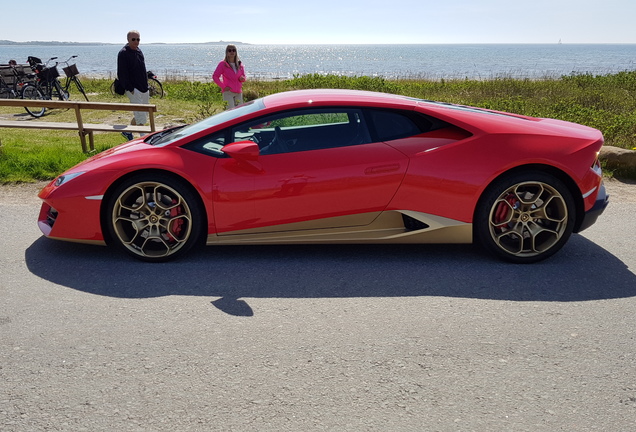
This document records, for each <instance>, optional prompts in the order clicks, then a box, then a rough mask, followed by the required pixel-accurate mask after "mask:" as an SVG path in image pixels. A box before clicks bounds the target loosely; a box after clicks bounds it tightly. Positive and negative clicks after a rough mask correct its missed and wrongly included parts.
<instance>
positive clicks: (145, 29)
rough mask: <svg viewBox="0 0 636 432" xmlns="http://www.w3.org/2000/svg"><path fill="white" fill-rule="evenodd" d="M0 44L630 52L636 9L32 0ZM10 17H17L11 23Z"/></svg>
mask: <svg viewBox="0 0 636 432" xmlns="http://www.w3.org/2000/svg"><path fill="white" fill-rule="evenodd" d="M3 3H5V4H3V6H2V16H3V18H4V19H2V24H1V26H0V40H10V41H15V42H28V41H60V42H104V43H125V42H126V33H127V32H128V31H129V30H132V29H135V30H138V31H139V32H140V33H141V39H142V44H144V43H203V42H218V41H221V40H222V41H239V42H244V43H251V44H456V43H557V42H559V41H562V43H631V44H633V43H636V30H635V28H634V27H635V26H636V25H635V24H634V20H635V19H636V0H533V1H520V0H441V1H440V0H434V1H433V0H364V1H363V0H346V1H343V0H317V1H316V2H315V3H314V2H309V1H303V0H294V1H290V0H275V1H269V2H265V1H263V0H258V1H256V0H240V1H235V2H229V1H215V0H188V1H184V2H183V3H181V2H180V1H178V0H170V1H167V0H153V1H147V0H133V1H130V0H109V1H96V2H78V1H77V0H74V1H69V0H56V1H55V2H54V4H55V7H51V4H53V3H51V0H46V1H44V0H29V2H28V7H27V8H26V9H28V10H31V11H36V10H40V11H45V12H44V13H45V14H46V17H45V18H43V19H42V20H41V21H39V22H38V21H37V20H35V19H33V16H37V14H35V15H33V14H31V15H29V16H31V18H29V20H28V21H29V24H28V25H27V24H25V21H24V20H23V19H19V18H18V17H23V16H25V15H24V12H25V10H26V9H25V3H24V2H18V1H13V2H3ZM8 17H16V19H9V18H8Z"/></svg>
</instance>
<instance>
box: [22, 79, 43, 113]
mask: <svg viewBox="0 0 636 432" xmlns="http://www.w3.org/2000/svg"><path fill="white" fill-rule="evenodd" d="M22 99H32V100H44V99H45V98H44V95H43V94H42V92H41V91H40V89H39V88H37V87H36V86H34V85H33V84H26V85H24V87H22ZM24 109H25V110H26V112H28V113H29V114H31V115H32V116H33V117H42V116H43V115H44V111H46V108H44V107H32V108H31V107H24Z"/></svg>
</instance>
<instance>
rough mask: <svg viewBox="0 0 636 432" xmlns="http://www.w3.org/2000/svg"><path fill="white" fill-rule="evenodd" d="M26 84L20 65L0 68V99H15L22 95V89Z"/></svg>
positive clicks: (26, 80) (25, 77)
mask: <svg viewBox="0 0 636 432" xmlns="http://www.w3.org/2000/svg"><path fill="white" fill-rule="evenodd" d="M27 82H28V78H27V76H26V74H25V73H24V69H23V66H22V65H11V64H8V65H6V66H5V65H1V66H0V99H15V98H19V97H20V95H21V94H22V87H23V86H24V85H25V84H26V83H27Z"/></svg>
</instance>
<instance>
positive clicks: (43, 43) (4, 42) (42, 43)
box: [0, 40, 251, 46]
mask: <svg viewBox="0 0 636 432" xmlns="http://www.w3.org/2000/svg"><path fill="white" fill-rule="evenodd" d="M226 44H233V45H251V44H248V43H245V42H238V41H217V42H181V43H172V42H152V43H146V44H144V45H226ZM13 45H24V46H104V45H121V42H117V43H110V42H60V41H28V42H14V41H10V40H0V46H13Z"/></svg>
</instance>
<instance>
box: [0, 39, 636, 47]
mask: <svg viewBox="0 0 636 432" xmlns="http://www.w3.org/2000/svg"><path fill="white" fill-rule="evenodd" d="M121 44H122V42H62V41H27V42H15V41H10V40H0V46H16V45H17V46H109V45H121ZM227 44H233V45H239V46H241V45H308V46H311V45H334V46H335V45H349V46H365V45H370V46H378V45H387V46H390V45H396V44H394V43H388V44H378V43H375V44H362V43H358V44H335V43H326V44H321V43H318V44H316V43H312V44H294V43H292V44H288V43H287V44H281V43H279V44H268V43H266V44H254V43H249V42H240V41H223V40H220V41H210V42H145V43H144V45H227ZM397 45H430V46H444V45H447V46H471V45H475V46H484V45H491V46H497V45H502V46H503V45H508V46H515V45H518V46H524V45H525V46H533V45H534V46H550V45H569V46H584V45H599V46H600V45H608V46H612V45H625V46H629V45H636V43H621V42H615V43H607V42H603V43H600V42H599V43H556V42H555V43H534V42H528V43H506V42H497V43H472V42H459V43H422V42H414V43H404V44H397Z"/></svg>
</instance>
